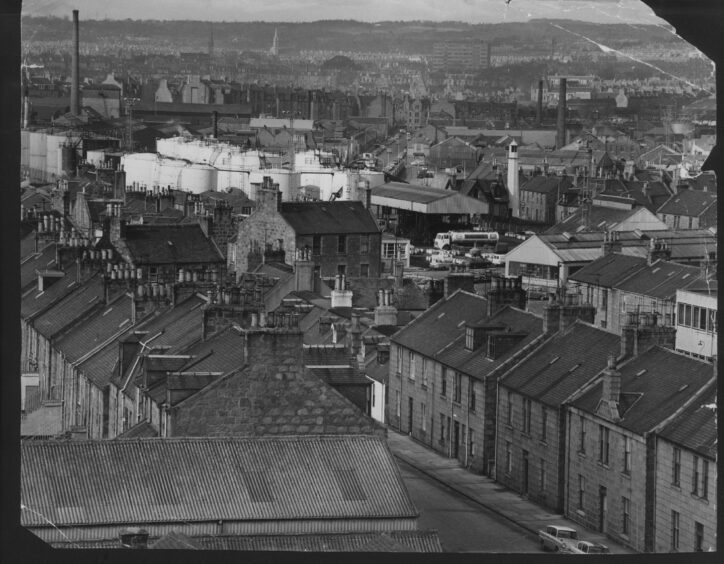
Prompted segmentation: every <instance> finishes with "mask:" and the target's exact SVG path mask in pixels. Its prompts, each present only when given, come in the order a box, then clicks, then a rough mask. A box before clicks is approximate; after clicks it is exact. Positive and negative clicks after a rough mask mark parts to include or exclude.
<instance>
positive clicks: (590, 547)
mask: <svg viewBox="0 0 724 564" xmlns="http://www.w3.org/2000/svg"><path fill="white" fill-rule="evenodd" d="M576 548H577V549H578V550H580V551H581V553H583V554H610V553H611V551H610V550H609V549H608V547H607V546H606V545H605V544H601V543H598V542H591V541H578V544H577V545H576Z"/></svg>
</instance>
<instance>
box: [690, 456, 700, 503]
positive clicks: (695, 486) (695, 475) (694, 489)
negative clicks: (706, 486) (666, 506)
mask: <svg viewBox="0 0 724 564" xmlns="http://www.w3.org/2000/svg"><path fill="white" fill-rule="evenodd" d="M693 466H694V469H693V471H692V474H691V493H693V494H694V495H699V457H698V456H695V457H694V465H693Z"/></svg>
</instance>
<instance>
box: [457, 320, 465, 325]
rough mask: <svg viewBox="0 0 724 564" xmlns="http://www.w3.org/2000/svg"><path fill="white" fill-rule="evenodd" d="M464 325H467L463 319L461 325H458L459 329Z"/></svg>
mask: <svg viewBox="0 0 724 564" xmlns="http://www.w3.org/2000/svg"><path fill="white" fill-rule="evenodd" d="M463 325H465V320H464V319H463V320H462V321H461V322H460V323H458V327H462V326H463Z"/></svg>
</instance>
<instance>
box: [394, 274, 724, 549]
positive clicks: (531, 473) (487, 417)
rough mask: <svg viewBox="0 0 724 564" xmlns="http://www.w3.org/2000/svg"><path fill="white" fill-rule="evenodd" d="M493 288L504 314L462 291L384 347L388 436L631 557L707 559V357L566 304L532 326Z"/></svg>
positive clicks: (711, 512) (710, 514)
mask: <svg viewBox="0 0 724 564" xmlns="http://www.w3.org/2000/svg"><path fill="white" fill-rule="evenodd" d="M504 284H511V285H512V288H511V287H509V286H504V288H503V292H505V293H507V294H508V295H509V296H510V297H511V298H513V297H514V296H516V297H517V298H513V300H511V301H512V303H508V304H506V305H503V306H502V307H501V306H500V305H491V304H492V303H493V302H495V299H494V298H493V299H492V300H491V298H492V297H493V295H494V293H493V292H494V291H492V290H491V291H490V292H489V293H488V298H487V299H486V298H485V297H483V296H480V295H477V294H474V293H472V292H469V291H466V290H462V289H460V290H458V291H457V292H455V293H454V294H452V295H450V296H449V297H447V298H445V299H443V300H441V301H440V302H438V303H437V304H435V305H434V306H433V307H432V308H430V309H429V310H428V311H426V312H425V313H423V314H422V315H420V316H419V317H418V318H416V319H415V320H414V321H412V322H411V323H409V324H408V325H407V326H406V327H404V328H403V329H401V330H400V331H398V332H397V333H396V334H394V335H393V336H392V338H391V341H392V344H391V356H390V373H389V377H388V378H389V384H388V385H389V392H388V393H389V396H390V403H389V406H388V422H389V424H390V425H391V426H392V427H394V428H396V429H398V430H399V431H400V432H403V433H409V434H410V435H411V436H413V437H414V438H415V439H417V440H418V441H420V442H422V443H424V444H425V445H427V446H428V447H429V448H430V449H432V450H434V451H437V452H439V453H441V454H443V455H445V456H448V457H450V458H454V459H456V460H458V461H459V463H460V464H461V465H463V466H465V467H467V468H470V469H471V470H472V471H477V472H483V473H486V474H487V475H489V476H491V477H494V478H495V480H496V481H498V482H499V483H501V484H502V485H504V486H506V487H508V488H510V489H512V490H514V491H517V492H519V493H520V494H521V495H523V496H525V497H527V498H528V499H531V500H534V501H536V502H537V503H539V504H541V505H543V506H545V507H547V508H550V509H551V510H553V511H556V512H559V513H562V514H564V515H565V516H566V517H568V518H570V519H572V520H574V521H578V522H580V523H581V525H583V526H585V527H588V528H591V529H595V530H598V531H601V532H604V533H606V534H608V535H610V536H611V537H612V538H615V539H616V540H617V541H619V542H621V543H622V544H625V545H628V546H630V547H632V548H634V549H635V550H639V551H642V552H643V551H645V552H653V551H656V552H668V551H695V550H710V549H715V547H716V508H715V503H714V504H712V501H711V500H713V499H714V498H713V497H712V496H713V495H714V494H713V491H714V488H715V487H716V486H715V483H716V477H715V476H716V455H715V451H716V438H715V437H716V430H715V429H716V419H715V416H716V414H715V403H714V404H713V401H714V399H713V398H714V397H715V394H716V364H715V363H714V364H713V365H712V362H711V357H709V360H708V361H706V360H703V359H701V358H695V356H694V355H693V354H692V353H693V351H690V350H686V348H687V347H686V344H685V343H686V339H684V338H682V339H680V340H679V339H676V337H675V333H676V332H675V330H674V329H673V328H665V327H660V326H658V325H651V324H649V322H640V321H639V320H638V319H636V318H635V317H633V316H631V318H630V319H629V320H628V323H627V324H626V325H624V327H623V328H622V332H621V334H618V333H615V332H612V331H610V330H608V329H603V328H601V327H598V326H596V325H594V324H593V319H594V314H595V308H594V307H593V306H592V305H591V304H589V303H585V302H580V301H578V300H575V299H571V298H572V297H575V296H571V295H567V296H564V297H563V300H562V301H561V302H560V303H559V302H557V301H556V302H551V303H548V304H547V305H546V306H545V307H544V309H543V311H542V316H541V315H536V314H533V313H531V312H530V311H526V310H524V309H523V307H521V304H520V302H519V301H517V302H516V299H520V296H521V294H522V295H524V293H523V292H522V290H521V287H520V284H521V281H520V279H517V280H516V279H511V280H510V282H504ZM707 295H708V294H707ZM681 307H682V308H685V307H687V306H686V305H684V302H683V301H682V303H681ZM685 322H686V321H684V322H682V323H685ZM675 348H676V349H679V350H678V351H677V350H674V349H675ZM682 350H683V351H684V352H679V351H682ZM694 421H696V422H697V424H700V425H702V427H701V432H699V431H697V430H695V428H694V427H693V425H694V423H693V422H694ZM684 429H688V431H684ZM672 456H673V457H676V460H677V462H676V464H677V466H676V468H677V470H675V471H674V470H672ZM703 468H706V470H704V469H703ZM672 472H673V474H672ZM704 473H706V477H705V478H704V477H703V475H704ZM672 476H673V477H674V478H672ZM702 480H703V481H702ZM704 482H705V483H704Z"/></svg>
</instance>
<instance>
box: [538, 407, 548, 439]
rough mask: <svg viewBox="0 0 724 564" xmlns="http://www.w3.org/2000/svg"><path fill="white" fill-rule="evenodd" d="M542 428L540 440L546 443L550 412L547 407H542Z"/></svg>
mask: <svg viewBox="0 0 724 564" xmlns="http://www.w3.org/2000/svg"><path fill="white" fill-rule="evenodd" d="M540 409H541V428H540V440H541V441H543V442H545V441H546V439H547V438H548V410H547V409H546V406H545V405H542V406H541V408H540Z"/></svg>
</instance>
